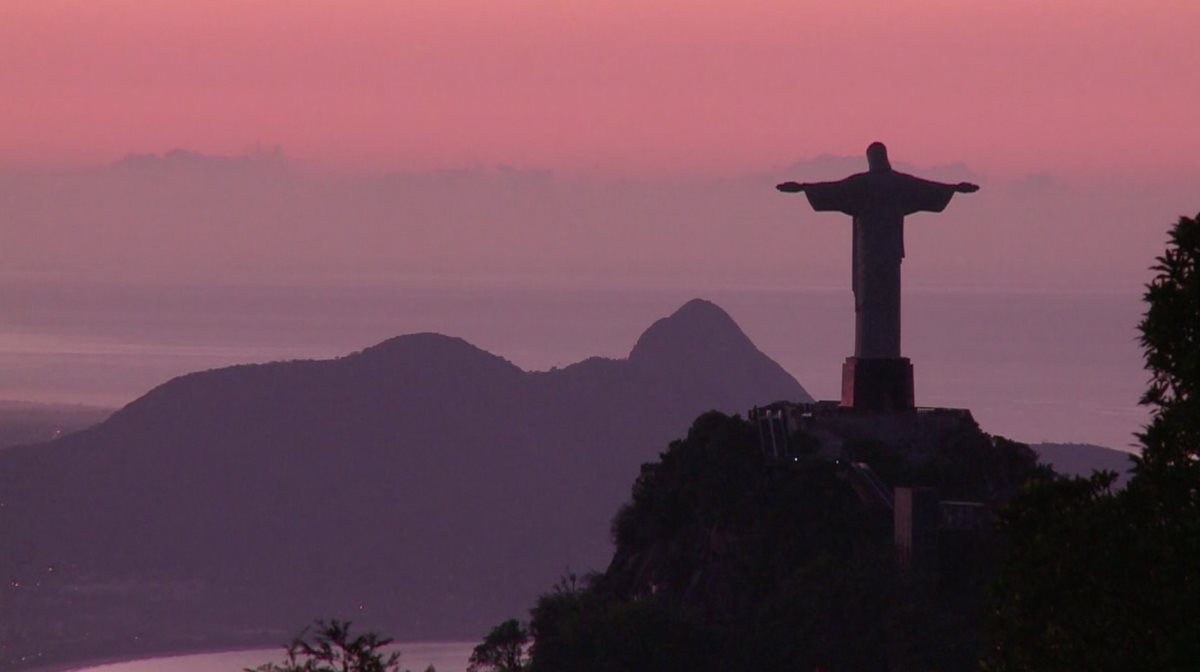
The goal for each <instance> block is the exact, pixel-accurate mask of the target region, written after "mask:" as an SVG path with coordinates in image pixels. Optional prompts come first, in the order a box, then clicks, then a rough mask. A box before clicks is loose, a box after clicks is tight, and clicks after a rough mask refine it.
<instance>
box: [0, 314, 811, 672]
mask: <svg viewBox="0 0 1200 672" xmlns="http://www.w3.org/2000/svg"><path fill="white" fill-rule="evenodd" d="M780 399H791V400H797V401H803V400H808V399H810V397H809V396H808V394H807V393H806V392H805V391H804V388H803V387H801V386H800V384H799V383H797V382H796V380H795V379H794V378H792V377H791V376H790V375H788V374H787V372H785V371H784V370H783V369H782V368H780V367H779V365H778V364H776V363H775V362H773V361H771V359H770V358H768V357H767V356H766V355H764V354H762V353H761V352H759V351H758V349H757V348H756V347H754V344H753V343H751V342H750V341H749V339H748V338H746V336H745V334H743V333H742V331H741V329H739V328H738V327H737V325H736V324H735V323H734V322H733V320H732V319H731V318H730V317H729V316H728V315H727V314H726V313H725V312H724V311H722V310H721V309H720V308H717V307H716V306H714V305H713V304H711V303H709V302H706V301H693V302H690V303H688V304H687V305H685V306H684V307H683V308H681V309H680V310H678V311H676V312H675V313H674V314H673V315H671V316H670V317H668V318H666V319H664V320H660V321H658V322H656V323H655V324H654V325H653V326H652V327H651V328H650V329H648V330H647V331H646V333H644V334H643V335H642V337H641V338H640V339H639V340H638V345H637V346H636V347H634V348H633V351H632V353H631V355H630V359H604V358H598V357H593V358H589V359H585V360H583V361H582V362H579V363H576V364H573V365H571V366H568V367H566V368H563V369H554V370H550V371H540V372H526V371H522V370H521V369H520V368H519V367H517V366H515V365H514V364H512V363H511V362H509V361H508V360H506V359H504V358H502V357H498V356H496V355H494V354H491V353H488V352H486V351H484V350H482V349H480V348H477V347H476V346H474V345H471V344H470V343H468V342H466V341H464V340H463V339H461V338H454V337H451V336H444V335H440V334H433V333H421V334H409V335H406V336H399V337H396V338H391V339H388V340H386V341H383V342H382V343H379V344H377V345H374V346H371V347H368V348H365V349H363V350H361V351H358V352H355V353H352V354H350V355H346V356H344V357H339V358H336V359H328V360H301V361H289V362H273V363H268V364H252V365H241V366H232V367H228V368H223V369H214V370H210V371H203V372H198V373H192V374H188V375H185V376H180V377H178V378H175V379H173V380H170V381H168V382H166V383H164V384H163V385H160V386H158V387H156V388H155V389H153V390H151V391H150V392H149V393H147V394H146V395H144V396H143V397H141V398H140V399H138V400H136V401H134V402H133V403H131V404H129V405H127V406H126V407H125V408H124V409H122V410H121V411H119V412H117V413H116V414H114V415H113V416H112V417H111V418H110V419H109V420H108V421H107V422H105V423H103V424H101V425H98V426H96V427H94V428H92V429H89V430H85V431H83V432H79V433H76V434H73V435H70V436H66V437H63V438H62V439H59V440H57V441H53V442H50V443H43V444H38V445H36V446H31V447H28V448H24V449H13V450H11V451H3V452H0V499H2V502H3V504H4V506H2V507H0V530H3V531H4V533H5V535H6V536H5V543H6V547H7V548H12V549H15V550H14V552H13V553H7V554H0V575H3V576H5V577H9V579H10V580H21V581H28V582H29V585H34V584H36V583H37V582H41V585H43V586H45V588H44V589H41V590H39V591H37V592H34V591H26V592H21V593H19V594H16V598H15V599H14V600H11V601H10V600H5V601H0V623H6V624H8V623H19V624H21V625H20V626H19V628H20V632H19V633H18V634H20V635H21V637H23V638H18V639H20V641H27V642H41V643H42V644H43V645H44V647H48V648H54V649H55V650H56V651H69V650H72V649H71V647H76V649H75V650H78V651H83V650H84V649H88V650H89V651H93V652H94V651H97V650H100V649H103V647H104V646H109V647H110V648H111V649H112V650H114V651H117V652H119V653H123V654H124V653H129V652H130V649H129V648H128V647H129V642H131V641H134V640H133V637H134V636H135V635H136V636H137V637H138V638H139V639H138V640H136V641H138V642H142V643H143V644H140V645H139V646H146V647H151V648H149V649H147V650H153V647H159V649H160V650H161V649H162V648H170V647H171V646H172V645H175V644H178V643H180V642H195V641H197V640H196V638H202V639H204V641H206V642H209V643H211V644H212V646H213V647H214V648H220V647H221V646H225V645H227V644H229V645H237V644H246V643H249V644H273V643H275V642H276V641H277V640H278V639H279V637H280V636H282V635H281V634H280V633H282V634H283V635H286V634H287V633H291V632H294V631H295V630H296V628H298V627H300V626H302V625H303V624H304V623H303V621H304V620H306V619H307V618H309V616H310V615H311V614H329V615H337V616H353V617H354V618H355V620H356V622H361V623H362V625H363V626H364V627H369V628H372V629H377V630H384V631H387V632H392V633H395V634H396V635H397V636H398V637H402V638H406V639H438V638H466V637H475V636H478V633H479V632H482V631H483V630H484V629H485V628H486V627H487V626H489V625H490V624H493V623H495V622H497V621H498V620H500V619H501V618H506V617H508V616H509V615H511V614H514V613H520V612H521V611H522V610H524V609H525V608H527V606H528V605H529V604H530V603H531V602H532V600H533V598H534V597H535V596H536V595H537V593H538V592H540V591H542V590H544V588H545V586H546V585H549V584H552V583H553V582H554V580H555V578H556V577H558V576H559V575H560V574H561V573H562V572H563V569H564V568H570V569H571V570H572V571H576V570H578V571H588V570H590V569H599V568H600V567H602V566H603V565H604V564H605V563H606V562H607V559H608V557H609V556H610V555H611V549H610V546H609V543H610V542H609V523H610V520H611V516H612V512H613V511H615V510H616V509H617V507H618V505H619V504H620V503H621V502H622V501H624V499H625V497H626V495H627V493H628V485H629V483H630V482H631V481H632V480H633V478H634V476H635V475H636V474H637V473H638V470H639V468H640V465H641V464H642V463H644V462H646V461H648V460H650V459H653V458H654V456H655V455H657V454H658V453H659V452H661V451H662V450H663V449H664V448H665V447H666V446H667V444H668V442H669V441H670V440H671V439H673V438H675V437H678V436H680V435H681V434H682V433H683V432H685V431H686V429H687V427H688V426H690V424H691V422H692V420H693V419H694V418H695V417H696V416H697V415H699V414H701V413H703V412H705V411H708V410H710V409H719V410H723V411H726V412H730V413H739V412H745V411H746V410H747V409H749V408H750V407H751V406H755V405H762V404H766V403H770V402H772V401H776V400H780ZM47 567H54V568H55V570H54V573H53V576H52V577H48V576H47V575H46V568H47ZM144 577H152V578H144ZM112 586H119V587H120V588H119V589H112V588H111V587H112ZM81 587H82V588H81ZM92 588H94V589H95V590H92ZM77 589H78V590H80V591H82V592H73V591H77ZM89 591H92V592H89ZM79 595H85V596H88V597H82V598H81V597H78V596H79ZM92 596H94V598H93V597H92ZM364 603H365V604H366V607H365V610H362V611H360V608H359V605H360V604H364ZM297 619H299V620H297ZM64 623H66V624H67V625H63V624H64ZM96 624H103V626H97V625H96ZM264 628H273V629H275V632H273V633H271V634H262V633H264V632H265V631H264ZM76 632H88V633H92V634H89V635H87V637H88V638H91V639H89V641H88V642H79V641H75V640H70V641H68V640H65V639H62V638H63V637H66V635H64V634H62V633H76ZM55 633H58V634H55ZM237 633H250V634H242V635H239V634H237ZM255 633H258V634H257V635H256V634H255ZM239 637H241V638H242V639H238V638H239ZM255 637H257V639H255ZM56 638H58V639H56ZM103 642H108V644H107V645H105V644H103ZM85 645H86V646H85ZM192 645H193V644H188V646H192ZM88 647H91V648H90V649H89V648H88ZM12 653H13V654H14V655H17V654H18V652H16V651H15V650H14V651H13V652H12ZM4 655H6V656H7V655H9V652H8V651H6V652H4ZM5 664H6V661H3V660H2V659H0V667H4V666H5Z"/></svg>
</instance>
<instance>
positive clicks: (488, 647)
mask: <svg viewBox="0 0 1200 672" xmlns="http://www.w3.org/2000/svg"><path fill="white" fill-rule="evenodd" d="M528 644H529V633H528V632H527V631H526V630H525V628H524V627H522V626H521V623H520V622H519V621H517V619H515V618H510V619H509V620H507V621H505V622H503V623H501V624H500V625H497V626H496V627H494V628H492V630H491V632H489V633H488V634H487V637H484V638H483V641H482V642H480V644H479V646H476V647H475V650H474V651H472V652H471V664H470V665H469V666H468V667H467V672H522V670H524V669H525V668H526V667H527V666H528V664H529V657H528V656H527V655H526V653H525V650H526V647H527V645H528Z"/></svg>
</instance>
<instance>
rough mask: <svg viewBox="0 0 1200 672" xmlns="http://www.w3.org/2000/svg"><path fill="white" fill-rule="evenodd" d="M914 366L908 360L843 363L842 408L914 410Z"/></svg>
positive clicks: (852, 361) (858, 358) (850, 361)
mask: <svg viewBox="0 0 1200 672" xmlns="http://www.w3.org/2000/svg"><path fill="white" fill-rule="evenodd" d="M914 399H915V397H914V394H913V367H912V362H910V361H909V360H908V358H907V357H893V358H888V359H865V358H860V357H847V358H846V362H845V363H844V364H842V406H845V407H849V408H854V409H858V410H860V411H907V410H911V409H912V408H914V407H915V403H914Z"/></svg>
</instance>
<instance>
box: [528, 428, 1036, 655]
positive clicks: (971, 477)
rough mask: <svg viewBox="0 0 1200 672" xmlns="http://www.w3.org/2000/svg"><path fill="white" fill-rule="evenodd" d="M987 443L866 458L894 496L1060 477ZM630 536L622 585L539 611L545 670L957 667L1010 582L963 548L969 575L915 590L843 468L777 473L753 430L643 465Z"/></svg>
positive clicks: (824, 464)
mask: <svg viewBox="0 0 1200 672" xmlns="http://www.w3.org/2000/svg"><path fill="white" fill-rule="evenodd" d="M977 438H978V441H977V442H976V445H975V446H974V447H967V448H966V449H960V450H959V451H958V453H957V455H956V456H955V457H954V458H953V459H947V460H943V459H940V458H935V459H933V460H930V461H929V462H927V463H925V464H923V465H916V464H907V465H902V464H901V462H902V460H900V459H898V458H897V457H896V456H895V454H894V453H893V454H892V455H891V457H890V458H889V460H887V461H886V462H887V463H886V464H885V460H883V459H880V458H881V456H883V455H885V454H886V451H884V450H882V449H875V450H871V449H864V450H863V453H864V454H863V455H862V456H863V457H867V455H866V454H865V453H868V452H873V453H874V454H875V456H876V458H877V459H876V462H877V463H878V464H879V466H880V467H881V468H882V469H883V472H882V473H886V474H888V477H889V478H892V479H895V480H896V481H897V482H895V483H894V484H903V483H907V484H929V485H934V484H939V485H943V487H955V488H957V492H956V494H957V495H958V496H970V497H976V498H978V499H982V500H985V501H990V500H994V499H996V498H1002V497H1005V496H1008V495H1009V494H1011V492H1013V491H1014V490H1015V488H1016V487H1017V486H1019V484H1021V483H1023V482H1025V481H1027V480H1029V479H1031V478H1035V477H1038V476H1044V475H1046V472H1045V471H1044V470H1042V469H1039V468H1038V467H1037V465H1036V459H1035V457H1034V455H1033V453H1032V451H1030V450H1029V448H1028V447H1026V446H1024V445H1022V444H1017V443H1013V442H1009V441H1005V440H1003V439H998V438H992V437H988V436H987V435H984V434H982V433H981V434H979V436H978V437H977ZM960 448H961V447H960ZM868 459H869V458H868ZM902 467H903V468H902ZM613 536H614V539H615V542H616V552H615V554H614V556H613V560H612V563H611V564H610V565H609V567H608V569H607V571H605V572H604V573H603V574H599V575H595V576H592V577H589V578H588V579H586V580H585V581H582V582H575V583H570V582H568V583H564V584H560V585H559V586H558V587H557V588H555V589H554V590H552V591H551V592H550V593H547V594H546V595H543V597H542V598H541V599H540V600H539V601H538V603H537V606H536V607H535V608H534V609H533V612H532V621H531V624H530V631H531V634H532V635H533V638H534V641H535V644H534V646H533V657H532V662H531V665H530V670H531V671H532V672H552V671H555V670H567V669H570V670H582V671H588V670H595V671H596V672H600V671H602V670H615V669H620V670H630V671H632V670H647V671H649V670H655V671H660V672H661V671H662V670H681V671H682V670H689V671H693V672H694V671H697V670H714V671H716V670H731V669H736V670H765V671H770V670H813V669H823V670H872V669H885V668H886V667H887V666H888V665H890V664H897V663H903V664H909V665H915V666H916V667H915V668H914V669H925V670H939V669H945V670H958V669H968V668H969V667H970V666H972V665H973V664H974V661H975V660H976V659H977V655H978V651H979V644H980V634H981V627H982V624H981V620H980V616H981V614H982V613H983V611H984V609H983V603H984V600H985V590H984V586H985V585H986V579H987V577H989V576H990V573H991V571H992V569H993V565H992V558H993V556H992V555H991V554H989V553H986V552H981V548H980V547H981V546H985V545H987V544H989V543H991V541H992V540H990V539H980V540H978V541H977V542H975V543H971V544H965V545H962V546H958V547H954V548H952V549H949V551H948V552H949V555H948V556H947V557H945V558H944V561H947V562H954V563H957V564H958V566H956V567H954V568H953V571H947V572H944V573H943V576H942V578H941V579H940V580H939V581H938V582H937V583H936V585H933V586H915V585H913V584H912V583H910V582H908V581H907V580H905V578H904V577H903V576H901V575H900V574H899V573H898V572H897V570H896V565H895V562H894V555H893V550H892V549H893V546H892V521H891V518H890V515H881V514H879V513H878V512H876V511H873V510H872V509H870V508H869V507H868V506H866V505H865V504H864V502H863V501H861V500H860V499H859V498H858V497H857V495H856V494H855V491H854V490H853V488H851V487H850V485H849V484H848V483H847V482H846V478H845V475H844V471H843V465H841V464H838V463H836V462H831V461H828V460H825V459H821V458H818V457H815V456H811V457H806V458H803V459H801V460H800V461H798V462H793V463H790V464H789V465H787V466H778V465H772V464H770V463H768V462H767V460H766V458H765V457H764V456H763V454H762V453H761V451H760V450H759V448H758V445H757V433H756V431H755V429H754V428H753V427H752V426H751V425H750V424H749V423H747V422H746V421H744V420H742V419H741V418H738V417H730V416H726V415H722V414H720V413H708V414H705V415H703V416H701V417H699V418H697V420H696V421H695V423H694V424H693V425H692V428H691V429H690V430H689V432H688V434H687V437H686V438H684V439H682V440H679V441H675V442H673V443H672V444H671V446H670V448H669V449H668V450H667V451H666V452H665V453H663V454H662V455H661V457H660V459H659V460H658V461H656V462H652V463H649V464H646V465H645V466H643V468H642V472H641V475H640V476H639V477H638V479H637V481H636V483H635V484H634V486H633V493H632V498H631V500H630V501H629V503H628V504H626V505H625V506H624V507H623V508H622V509H621V510H620V512H619V513H618V515H617V516H616V519H615V520H614V523H613Z"/></svg>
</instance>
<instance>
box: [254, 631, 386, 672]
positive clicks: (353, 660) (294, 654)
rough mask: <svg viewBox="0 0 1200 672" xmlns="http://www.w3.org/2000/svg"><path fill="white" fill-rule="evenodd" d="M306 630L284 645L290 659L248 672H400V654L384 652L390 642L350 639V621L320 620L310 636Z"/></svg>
mask: <svg viewBox="0 0 1200 672" xmlns="http://www.w3.org/2000/svg"><path fill="white" fill-rule="evenodd" d="M310 629H311V627H310V628H305V629H304V630H303V631H301V633H300V634H299V635H297V636H296V638H295V639H293V640H292V642H291V643H290V644H288V645H287V646H285V647H284V648H285V650H286V651H287V660H286V662H284V663H283V664H282V665H279V664H277V663H265V664H263V665H259V666H258V667H255V668H247V670H246V672H399V670H400V662H399V661H400V652H399V651H393V652H391V653H386V654H385V653H383V651H382V649H383V648H384V647H386V646H387V645H388V644H391V643H392V640H391V639H385V638H381V637H379V635H377V634H375V633H373V632H368V633H365V634H361V635H357V636H354V637H351V635H350V621H339V620H337V619H333V620H331V621H329V622H328V623H326V622H325V621H321V620H318V621H316V623H315V630H316V631H315V632H314V633H313V634H312V636H311V637H308V638H306V637H307V636H308V634H309V630H310Z"/></svg>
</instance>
